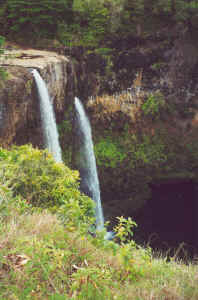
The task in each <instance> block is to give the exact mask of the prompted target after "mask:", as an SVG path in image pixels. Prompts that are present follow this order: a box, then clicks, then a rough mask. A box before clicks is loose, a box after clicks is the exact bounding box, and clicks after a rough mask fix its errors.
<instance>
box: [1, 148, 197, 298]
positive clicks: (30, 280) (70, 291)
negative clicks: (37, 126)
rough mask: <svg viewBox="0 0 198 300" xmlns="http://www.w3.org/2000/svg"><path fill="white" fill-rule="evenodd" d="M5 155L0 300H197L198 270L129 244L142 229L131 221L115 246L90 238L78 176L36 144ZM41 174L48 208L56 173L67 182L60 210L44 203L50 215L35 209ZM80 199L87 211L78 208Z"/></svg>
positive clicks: (63, 185)
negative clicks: (138, 230)
mask: <svg viewBox="0 0 198 300" xmlns="http://www.w3.org/2000/svg"><path fill="white" fill-rule="evenodd" d="M0 157H1V160H0V165H1V173H0V219H1V222H0V240H1V243H0V247H1V251H0V260H1V263H0V278H1V281H0V298H1V299H2V300H4V299H6V300H13V299H17V300H28V299H31V300H34V299H35V300H43V299H46V300H47V299H49V300H52V299H53V300H59V299H62V300H66V299H68V300H71V299H72V300H83V299H84V300H85V299H86V300H93V299H98V300H114V299H119V300H125V299H126V300H137V299H144V300H147V299H151V298H153V299H154V298H155V299H162V300H165V299H166V300H169V299H170V300H171V299H174V300H179V299H184V300H187V299H192V300H196V299H197V297H198V288H197V276H196V273H197V266H196V265H193V264H190V265H188V266H186V265H184V264H183V263H182V262H181V261H175V258H172V259H171V260H170V261H169V262H167V261H166V258H162V257H160V256H159V257H158V258H153V257H152V253H151V249H149V248H147V249H144V248H142V247H140V246H138V245H137V244H136V243H135V242H134V241H133V240H131V236H132V235H133V228H134V226H136V224H135V222H133V221H132V220H131V219H130V218H129V219H128V220H126V219H124V218H123V217H119V218H118V221H119V222H118V224H117V226H116V228H115V233H116V240H115V241H105V240H104V234H105V233H104V232H100V233H98V234H97V236H96V237H95V238H93V237H92V236H91V235H89V234H87V230H88V228H89V226H91V224H92V221H93V220H92V218H91V219H90V218H89V217H88V214H87V213H86V212H88V211H89V209H88V210H87V209H86V210H85V207H89V208H90V203H89V201H90V200H89V199H88V197H85V196H83V195H81V196H80V193H79V191H78V189H77V185H76V180H77V173H76V172H73V171H71V170H69V169H68V168H67V167H65V166H64V165H63V164H57V163H55V162H54V161H53V159H52V158H51V157H50V155H49V154H48V153H47V152H46V151H39V150H37V149H33V148H32V147H31V146H23V147H17V148H13V150H11V151H7V150H4V149H1V152H0ZM38 162H40V169H39V167H38ZM7 168H8V169H9V170H8V171H7ZM16 170H17V172H18V171H19V170H20V173H22V176H21V177H22V178H23V180H24V190H23V189H22V186H21V179H20V178H17V179H15V180H14V177H17V176H16ZM62 171H64V172H63V173H65V175H64V174H63V173H62ZM8 174H9V176H8ZM17 174H18V173H17ZM23 174H26V176H27V177H26V179H25V175H23ZM35 174H37V176H38V177H39V176H40V177H39V179H40V181H41V182H42V183H41V186H38V184H37V185H36V186H35V190H37V192H38V191H39V190H40V194H38V197H39V199H40V200H39V203H40V204H41V206H42V207H43V203H42V199H43V202H45V201H46V198H45V193H47V194H50V192H52V190H51V188H52V187H51V182H48V181H51V180H52V179H54V177H53V176H55V174H56V176H57V177H63V181H62V182H61V184H60V182H59V179H60V178H59V179H58V181H57V182H56V185H57V186H56V191H57V192H58V194H59V196H60V199H58V198H59V196H58V198H57V197H55V202H56V203H57V202H58V203H59V204H60V203H62V202H63V200H62V189H64V192H65V194H66V197H67V200H65V202H64V204H60V205H57V207H56V213H54V214H52V213H51V212H50V211H49V210H48V209H47V206H48V205H47V203H48V204H49V206H50V207H51V201H50V202H46V203H45V204H46V205H45V207H46V208H45V209H44V208H41V207H34V206H33V205H32V204H34V202H33V203H31V199H34V196H32V195H33V194H34V190H32V184H30V181H32V183H33V182H34V181H35V179H36V178H35ZM46 174H48V175H47V176H48V178H46ZM51 176H52V177H51ZM67 176H68V178H67ZM18 177H19V176H18ZM66 178H67V181H66V182H65V180H66ZM26 181H27V182H26ZM43 181H45V183H46V187H45V192H43V191H42V189H43V188H44V187H43ZM18 184H19V185H18ZM19 186H20V188H19ZM71 187H72V189H73V191H72V193H71ZM75 189H76V190H75ZM74 190H75V192H74ZM28 197H29V198H28ZM79 197H80V198H81V205H80V206H78V209H77V210H76V207H77V205H76V204H77V203H79V201H78V199H79ZM37 204H38V203H37ZM66 204H68V205H67V206H66V207H64V205H66ZM50 209H51V208H50ZM86 215H87V218H86ZM63 216H64V218H63ZM96 257H97V260H96Z"/></svg>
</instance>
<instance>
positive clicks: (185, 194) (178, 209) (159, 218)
mask: <svg viewBox="0 0 198 300" xmlns="http://www.w3.org/2000/svg"><path fill="white" fill-rule="evenodd" d="M151 190H152V196H151V198H150V199H149V200H148V201H147V203H146V205H145V206H144V207H143V208H142V209H141V210H140V211H139V212H138V213H137V214H136V216H135V217H134V219H135V221H136V222H137V224H138V230H137V231H136V233H135V239H137V241H138V242H140V243H144V244H148V245H150V246H151V248H152V249H154V250H156V251H159V252H161V253H163V254H165V255H166V254H167V255H168V256H174V255H175V254H177V256H178V257H181V258H184V259H187V260H188V259H190V258H192V257H193V256H197V255H198V215H197V212H198V202H197V198H198V186H197V183H195V182H193V181H192V180H189V179H182V180H181V179H174V180H160V181H159V182H153V183H152V184H151Z"/></svg>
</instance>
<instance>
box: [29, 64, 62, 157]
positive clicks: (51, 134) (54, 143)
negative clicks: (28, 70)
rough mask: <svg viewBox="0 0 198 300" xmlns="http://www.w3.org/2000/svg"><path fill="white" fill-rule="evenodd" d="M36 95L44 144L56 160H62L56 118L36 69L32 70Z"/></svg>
mask: <svg viewBox="0 0 198 300" xmlns="http://www.w3.org/2000/svg"><path fill="white" fill-rule="evenodd" d="M32 74H33V76H34V79H35V82H36V86H37V89H38V95H39V98H40V112H41V122H42V129H43V134H44V139H45V146H46V148H47V149H48V150H49V152H50V153H51V154H52V155H53V157H54V159H55V161H56V162H62V154H61V147H60V144H59V140H58V130H57V126H56V119H55V116H54V110H53V106H52V103H51V101H50V97H49V93H48V90H47V86H46V84H45V82H44V80H43V79H42V77H41V76H40V74H39V72H38V71H37V70H35V69H34V70H33V71H32Z"/></svg>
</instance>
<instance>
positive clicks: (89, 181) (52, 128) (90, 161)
mask: <svg viewBox="0 0 198 300" xmlns="http://www.w3.org/2000/svg"><path fill="white" fill-rule="evenodd" d="M32 74H33V76H34V79H35V82H36V86H37V89H38V95H39V99H40V113H41V121H42V128H43V134H44V138H45V146H46V148H47V149H48V150H49V152H50V153H52V155H53V157H54V159H55V161H56V162H62V155H61V147H60V144H59V140H58V131H57V126H56V120H55V116H54V110H53V106H52V103H51V101H50V97H49V93H48V90H47V87H46V84H45V82H44V80H43V79H42V78H41V76H40V74H39V73H38V71H37V70H35V69H34V70H33V71H32ZM75 109H76V127H77V135H78V138H79V140H80V143H79V145H80V146H79V149H78V151H79V153H80V154H79V157H80V159H79V166H78V168H79V170H80V174H81V190H82V191H83V192H84V193H85V194H86V195H88V196H89V197H90V198H92V199H93V200H94V201H95V204H96V208H95V212H96V213H95V214H96V229H97V230H102V229H104V217H103V211H102V205H101V199H100V187H99V180H98V174H97V168H96V159H95V155H94V149H93V142H92V135H91V126H90V123H89V120H88V118H87V116H86V113H85V111H84V109H83V106H82V103H81V102H80V100H79V99H78V98H75ZM110 236H111V233H107V236H106V238H107V239H108V238H110Z"/></svg>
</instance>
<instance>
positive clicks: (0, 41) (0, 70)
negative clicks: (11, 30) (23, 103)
mask: <svg viewBox="0 0 198 300" xmlns="http://www.w3.org/2000/svg"><path fill="white" fill-rule="evenodd" d="M4 43H5V38H4V37H3V36H1V35H0V58H1V55H2V54H3V53H4V49H3V45H4ZM6 77H7V73H6V71H5V70H4V68H2V67H0V80H1V79H3V80H5V79H6Z"/></svg>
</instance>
